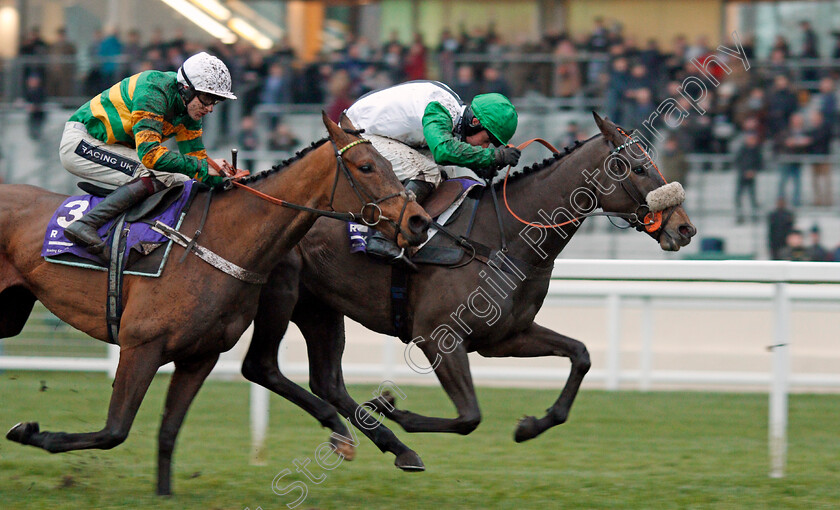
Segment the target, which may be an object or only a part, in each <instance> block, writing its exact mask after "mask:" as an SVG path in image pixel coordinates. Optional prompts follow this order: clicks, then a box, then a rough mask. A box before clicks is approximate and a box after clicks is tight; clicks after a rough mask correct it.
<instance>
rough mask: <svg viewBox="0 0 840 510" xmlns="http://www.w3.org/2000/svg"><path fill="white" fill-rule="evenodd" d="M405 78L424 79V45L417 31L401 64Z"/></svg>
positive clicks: (425, 75)
mask: <svg viewBox="0 0 840 510" xmlns="http://www.w3.org/2000/svg"><path fill="white" fill-rule="evenodd" d="M403 73H404V74H405V79H406V80H408V81H412V80H425V79H426V78H428V75H427V74H426V46H425V45H424V44H423V37H422V36H421V35H420V34H419V33H418V34H415V35H414V42H413V43H411V46H410V47H409V48H408V54H406V56H405V61H404V64H403Z"/></svg>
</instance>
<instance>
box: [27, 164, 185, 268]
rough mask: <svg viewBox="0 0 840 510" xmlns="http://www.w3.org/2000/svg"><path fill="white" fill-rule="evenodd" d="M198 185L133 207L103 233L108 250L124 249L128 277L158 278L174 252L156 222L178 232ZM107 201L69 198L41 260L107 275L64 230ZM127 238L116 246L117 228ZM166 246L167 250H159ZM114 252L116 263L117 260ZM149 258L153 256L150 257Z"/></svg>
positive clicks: (177, 187) (49, 227)
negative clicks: (113, 248) (156, 228)
mask: <svg viewBox="0 0 840 510" xmlns="http://www.w3.org/2000/svg"><path fill="white" fill-rule="evenodd" d="M194 184H195V181H186V182H185V183H183V184H177V185H175V186H172V187H170V188H167V189H165V190H163V191H160V192H158V193H156V194H154V195H152V196H151V197H149V198H148V199H146V200H145V201H144V202H143V203H141V204H139V205H137V206H135V207H133V208H132V209H130V210H129V211H128V212H127V213H125V214H124V215H120V216H118V217H117V218H115V219H113V220H111V221H109V222H108V223H106V224H105V225H104V226H103V227H101V228H100V229H99V231H98V232H99V235H100V236H101V237H102V239H103V240H105V241H106V242H107V244H108V248H106V249H108V250H110V249H111V247H113V246H117V245H124V251H123V253H122V256H121V257H120V258H121V259H124V261H125V262H124V263H123V267H120V268H118V269H120V270H123V269H124V270H125V273H126V274H135V275H140V276H150V277H158V276H160V274H161V273H162V271H163V266H164V264H165V263H166V259H167V258H168V256H169V251H170V250H171V241H170V240H169V239H167V238H166V237H164V236H163V235H162V234H159V233H157V232H155V231H154V230H152V225H154V223H155V220H159V221H161V222H162V223H165V224H167V225H169V226H171V227H173V228H175V229H177V228H178V227H180V226H181V221H183V218H184V216H185V215H186V214H187V210H188V209H189V205H190V203H191V202H192V199H193V195H194V194H195V192H196V190H197V189H198V186H194ZM102 200H103V198H102V197H99V196H94V195H81V196H73V197H69V198H67V200H65V201H64V202H63V203H62V204H61V206H59V208H58V209H57V210H56V212H55V214H53V217H52V218H51V219H50V222H49V224H48V225H47V232H46V235H45V237H44V246H43V248H42V249H41V256H42V257H44V259H46V260H47V261H48V262H52V263H55V264H65V265H70V266H77V267H86V268H90V269H96V270H99V271H106V270H107V266H106V265H105V263H104V262H103V261H102V260H100V258H99V257H97V256H96V255H92V254H90V253H88V252H87V250H85V249H84V248H82V247H80V246H77V245H76V244H74V243H72V242H71V241H69V240H68V239H67V238H66V237H64V229H65V228H66V227H68V226H69V225H70V224H71V223H73V222H74V221H76V220H78V219H79V218H81V217H82V216H83V215H84V214H85V213H86V212H87V211H89V210H90V209H92V208H93V207H94V206H96V204H98V203H99V202H101V201H102ZM120 224H122V227H121V228H120V229H119V230H120V233H121V234H125V238H124V239H118V240H117V241H118V242H117V243H114V242H113V241H114V237H113V236H114V235H115V233H116V231H117V228H116V227H117V225H120ZM163 245H166V249H165V250H158V249H157V248H159V247H161V246H163ZM115 255H116V254H114V253H113V252H112V257H111V258H112V260H113V259H115V258H117V257H116V256H115ZM146 255H152V256H150V257H147V256H146Z"/></svg>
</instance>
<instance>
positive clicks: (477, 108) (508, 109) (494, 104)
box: [470, 92, 519, 145]
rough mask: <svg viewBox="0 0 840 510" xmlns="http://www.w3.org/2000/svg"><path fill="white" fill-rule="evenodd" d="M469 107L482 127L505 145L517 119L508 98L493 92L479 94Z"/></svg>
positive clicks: (511, 135)
mask: <svg viewBox="0 0 840 510" xmlns="http://www.w3.org/2000/svg"><path fill="white" fill-rule="evenodd" d="M470 107H471V108H472V111H473V114H474V115H475V117H476V118H477V119H478V121H479V122H481V125H482V126H483V127H484V129H486V130H487V131H489V132H490V134H491V135H493V136H494V137H496V139H497V140H498V141H500V142H501V143H502V145H507V143H508V142H509V141H510V139H511V138H513V134H514V133H515V132H516V124H517V123H518V121H519V116H518V115H517V114H516V108H514V107H513V104H512V103H511V102H510V100H509V99H508V98H506V97H505V96H503V95H501V94H497V93H495V92H492V93H490V94H479V95H477V96H475V98H473V100H472V103H471V104H470Z"/></svg>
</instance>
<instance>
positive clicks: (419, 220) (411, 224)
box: [408, 214, 429, 234]
mask: <svg viewBox="0 0 840 510" xmlns="http://www.w3.org/2000/svg"><path fill="white" fill-rule="evenodd" d="M408 228H409V229H411V232H412V233H414V234H423V233H425V232H426V231H428V230H429V220H428V218H426V217H425V216H423V215H420V214H415V215H412V216H411V217H410V218H408Z"/></svg>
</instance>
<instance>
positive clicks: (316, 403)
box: [242, 252, 355, 460]
mask: <svg viewBox="0 0 840 510" xmlns="http://www.w3.org/2000/svg"><path fill="white" fill-rule="evenodd" d="M293 255H294V252H292V254H291V255H290V256H289V257H287V262H284V263H283V264H281V265H279V266H278V267H277V268H276V269H275V270H274V271H273V272H272V275H271V281H269V283H268V284H267V285H266V286H264V287H263V290H262V293H261V294H260V302H259V307H258V308H257V315H256V317H254V334H253V336H252V338H251V345H250V346H249V347H248V353H247V354H246V355H245V359H244V360H243V361H242V375H243V376H244V377H245V379H247V380H249V381H251V382H253V383H256V384H259V385H260V386H263V387H265V388H267V389H269V390H271V391H273V392H274V393H277V394H278V395H280V396H281V397H283V398H285V399H286V400H289V401H290V402H292V403H293V404H295V405H297V406H298V407H300V408H301V409H303V410H304V411H306V412H307V413H309V414H310V415H311V416H312V417H314V418H315V419H316V420H318V422H319V423H320V424H321V425H322V426H324V427H327V428H329V429H330V430H332V431H333V432H334V433H335V434H337V435H339V436H341V437H348V436H349V433H348V430H347V426H346V425H345V424H344V422H343V421H342V420H341V417H339V415H338V412H337V411H336V409H335V407H333V406H332V405H331V404H329V403H328V402H325V401H323V400H321V399H320V398H318V397H316V396H315V395H313V394H312V393H310V392H308V391H307V390H306V389H304V388H302V387H301V386H299V385H297V384H296V383H294V382H293V381H291V380H289V379H288V378H287V377H286V376H284V375H283V373H282V372H281V371H280V366H279V365H278V362H277V352H278V350H279V349H280V343H281V342H282V341H283V337H284V335H285V334H286V330H287V329H288V327H289V321H290V320H291V316H292V311H293V310H294V308H295V304H296V303H297V300H298V275H299V271H300V267H299V261H298V263H297V264H296V263H295V261H296V260H297V259H296V258H295V257H294V256H293ZM333 444H334V445H335V447H336V453H338V454H340V455H343V456H344V458H345V459H347V460H353V458H354V456H355V449H354V447H353V445H351V444H348V443H343V442H340V441H333Z"/></svg>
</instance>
